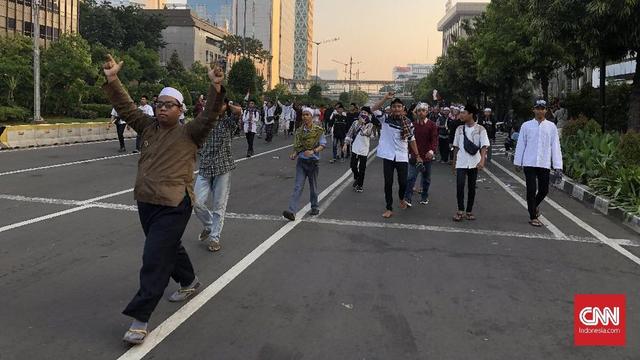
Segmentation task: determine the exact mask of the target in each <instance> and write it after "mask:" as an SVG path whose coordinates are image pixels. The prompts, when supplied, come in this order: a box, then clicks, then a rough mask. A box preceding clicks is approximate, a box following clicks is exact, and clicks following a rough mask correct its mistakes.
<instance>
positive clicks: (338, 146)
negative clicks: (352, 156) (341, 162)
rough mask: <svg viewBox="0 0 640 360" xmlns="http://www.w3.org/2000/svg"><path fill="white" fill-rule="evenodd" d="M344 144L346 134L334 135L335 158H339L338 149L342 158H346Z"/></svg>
mask: <svg viewBox="0 0 640 360" xmlns="http://www.w3.org/2000/svg"><path fill="white" fill-rule="evenodd" d="M342 146H344V136H342V137H338V136H335V135H334V136H333V159H334V160H335V159H337V158H338V150H339V151H340V158H341V159H344V158H345V157H346V155H345V153H343V152H342Z"/></svg>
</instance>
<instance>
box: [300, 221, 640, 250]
mask: <svg viewBox="0 0 640 360" xmlns="http://www.w3.org/2000/svg"><path fill="white" fill-rule="evenodd" d="M303 222H308V223H316V224H325V225H337V226H350V227H364V228H384V229H398V230H417V231H429V232H443V233H454V234H471V235H483V236H488V237H490V238H493V237H507V238H525V239H541V240H557V241H572V242H580V243H591V244H599V243H600V240H598V239H596V238H591V237H580V236H567V237H565V238H562V237H557V236H555V235H552V234H540V233H521V232H513V231H498V230H483V229H464V228H455V227H446V226H433V225H420V224H403V223H383V222H370V221H360V220H357V221H356V220H339V219H326V218H315V217H314V218H308V219H304V220H303ZM614 241H615V242H616V243H618V244H620V245H624V246H634V247H637V246H640V244H637V243H635V242H633V241H631V240H628V239H616V240H614Z"/></svg>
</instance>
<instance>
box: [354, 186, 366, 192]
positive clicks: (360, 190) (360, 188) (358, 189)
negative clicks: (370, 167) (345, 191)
mask: <svg viewBox="0 0 640 360" xmlns="http://www.w3.org/2000/svg"><path fill="white" fill-rule="evenodd" d="M356 192H357V193H361V192H364V189H363V188H362V186H358V187H356Z"/></svg>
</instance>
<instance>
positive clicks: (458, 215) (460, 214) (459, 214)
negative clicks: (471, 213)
mask: <svg viewBox="0 0 640 360" xmlns="http://www.w3.org/2000/svg"><path fill="white" fill-rule="evenodd" d="M463 219H464V213H463V212H462V211H458V212H457V213H456V214H455V215H454V216H453V221H457V222H459V221H462V220H463Z"/></svg>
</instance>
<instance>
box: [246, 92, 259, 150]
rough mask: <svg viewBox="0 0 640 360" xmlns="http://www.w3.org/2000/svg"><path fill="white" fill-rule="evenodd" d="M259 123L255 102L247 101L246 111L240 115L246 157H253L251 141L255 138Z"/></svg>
mask: <svg viewBox="0 0 640 360" xmlns="http://www.w3.org/2000/svg"><path fill="white" fill-rule="evenodd" d="M259 122H260V111H258V109H257V108H256V102H255V101H253V100H250V101H249V106H247V110H245V111H244V114H243V115H242V123H243V124H244V135H245V137H246V138H247V157H252V156H253V139H254V138H255V137H256V131H257V128H258V123H259Z"/></svg>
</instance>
